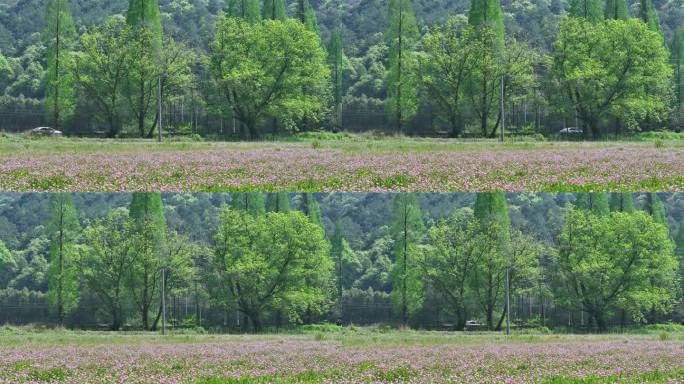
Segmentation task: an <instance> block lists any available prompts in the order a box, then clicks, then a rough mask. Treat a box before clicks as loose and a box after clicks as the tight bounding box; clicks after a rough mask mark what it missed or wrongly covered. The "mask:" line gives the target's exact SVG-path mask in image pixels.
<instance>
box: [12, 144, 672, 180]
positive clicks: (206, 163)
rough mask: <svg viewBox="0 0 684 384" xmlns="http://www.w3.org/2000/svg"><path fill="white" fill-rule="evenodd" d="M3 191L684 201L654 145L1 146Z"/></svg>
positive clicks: (668, 161) (667, 154)
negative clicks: (624, 195)
mask: <svg viewBox="0 0 684 384" xmlns="http://www.w3.org/2000/svg"><path fill="white" fill-rule="evenodd" d="M0 150H1V151H0V190H3V191H9V192H27V191H80V192H85V191H90V192H112V191H118V192H122V191H160V190H161V191H175V192H179V191H182V192H217V191H249V190H254V191H261V192H265V191H293V190H297V191H312V192H327V191H374V192H384V191H416V192H419V191H425V192H433V191H440V192H446V191H460V192H476V191H486V190H504V191H511V192H517V191H527V192H541V191H567V192H573V191H658V192H674V191H684V148H682V147H678V146H669V147H659V146H658V145H653V143H608V144H584V143H560V144H559V143H555V144H554V143H512V144H506V145H500V144H493V143H492V142H485V143H479V144H478V143H466V144H464V143H455V142H448V141H436V140H435V141H427V140H422V141H419V140H416V141H412V140H411V139H403V140H387V141H380V140H375V141H373V140H369V141H367V142H352V143H334V142H331V143H326V142H324V143H319V142H310V143H246V144H209V143H182V144H163V145H161V146H160V145H156V144H153V143H129V144H126V143H121V142H111V143H107V142H106V141H105V142H97V144H93V143H92V142H88V141H79V142H75V143H73V144H71V143H70V142H69V140H68V139H64V140H59V141H57V142H56V144H52V145H51V143H50V142H46V141H37V142H36V143H34V142H31V141H29V142H28V143H25V144H22V145H16V144H15V145H7V144H5V145H4V146H0Z"/></svg>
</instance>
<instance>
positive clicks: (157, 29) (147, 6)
mask: <svg viewBox="0 0 684 384" xmlns="http://www.w3.org/2000/svg"><path fill="white" fill-rule="evenodd" d="M126 23H128V25H129V26H130V27H131V29H132V31H133V36H134V39H133V44H132V49H133V52H134V55H133V57H131V58H130V71H129V75H130V80H129V84H128V88H129V89H128V92H127V95H128V100H129V106H130V109H131V111H132V113H133V116H134V117H135V119H136V122H137V126H138V131H139V133H140V136H141V137H146V136H147V137H152V136H153V135H154V130H155V129H156V127H157V125H158V123H159V116H158V114H157V113H156V109H157V93H158V92H157V86H158V81H157V80H158V79H157V76H158V75H159V69H158V68H159V66H160V65H161V50H162V25H161V12H160V10H159V3H158V2H157V0H130V1H129V3H128V13H127V14H126ZM151 114H154V115H155V118H154V121H153V122H152V124H151V127H150V129H149V131H148V129H147V127H146V124H147V121H148V119H149V116H150V115H151Z"/></svg>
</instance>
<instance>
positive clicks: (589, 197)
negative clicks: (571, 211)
mask: <svg viewBox="0 0 684 384" xmlns="http://www.w3.org/2000/svg"><path fill="white" fill-rule="evenodd" d="M575 205H576V206H577V208H579V209H582V210H586V211H591V212H593V213H595V214H597V215H606V214H608V213H610V204H609V202H608V194H607V193H604V192H581V193H578V194H577V200H576V201H575Z"/></svg>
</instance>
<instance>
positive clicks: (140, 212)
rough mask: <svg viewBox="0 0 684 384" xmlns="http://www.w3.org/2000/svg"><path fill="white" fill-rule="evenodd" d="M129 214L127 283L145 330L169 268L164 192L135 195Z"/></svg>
mask: <svg viewBox="0 0 684 384" xmlns="http://www.w3.org/2000/svg"><path fill="white" fill-rule="evenodd" d="M128 215H129V219H130V220H131V224H132V225H131V230H132V231H131V232H132V233H130V238H131V239H132V240H131V241H132V244H133V250H134V252H133V257H132V260H131V264H132V266H131V269H130V271H131V272H130V276H129V279H128V284H129V289H130V290H131V292H132V295H133V299H134V302H135V304H136V306H137V307H138V310H139V311H140V315H141V320H142V325H143V328H144V329H145V330H149V329H150V321H149V315H150V311H151V309H152V307H153V305H154V304H155V303H156V302H157V299H158V298H159V297H160V296H159V295H160V284H159V282H160V278H159V277H160V274H161V269H162V268H164V267H166V263H165V259H166V219H165V217H164V204H163V202H162V196H161V193H158V192H154V193H153V192H139V193H134V194H133V198H132V200H131V204H130V206H129V209H128Z"/></svg>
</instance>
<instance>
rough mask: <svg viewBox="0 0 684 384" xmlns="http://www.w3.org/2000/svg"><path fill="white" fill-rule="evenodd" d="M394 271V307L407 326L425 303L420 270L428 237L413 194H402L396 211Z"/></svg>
mask: <svg viewBox="0 0 684 384" xmlns="http://www.w3.org/2000/svg"><path fill="white" fill-rule="evenodd" d="M392 214H393V218H392V228H391V229H392V237H393V239H394V267H393V269H392V303H393V304H394V307H395V308H396V310H397V312H399V314H400V316H401V321H402V323H403V324H404V325H405V326H406V325H408V323H409V319H410V317H411V315H412V314H413V313H415V312H416V311H417V310H418V309H420V307H421V306H422V303H423V295H422V293H423V280H422V273H421V270H420V268H419V260H418V258H419V249H420V248H419V247H420V245H421V243H422V241H423V237H424V236H425V224H424V223H423V217H422V215H421V212H420V205H419V204H418V199H417V198H416V195H415V194H413V193H400V194H398V195H397V196H396V197H395V198H394V205H393V209H392Z"/></svg>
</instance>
